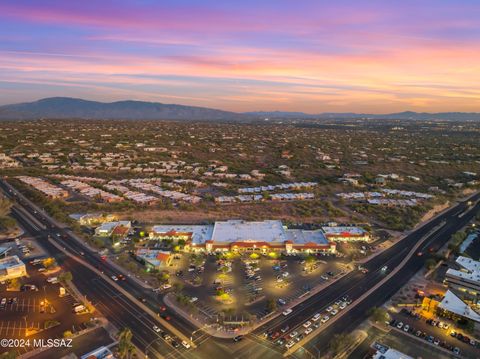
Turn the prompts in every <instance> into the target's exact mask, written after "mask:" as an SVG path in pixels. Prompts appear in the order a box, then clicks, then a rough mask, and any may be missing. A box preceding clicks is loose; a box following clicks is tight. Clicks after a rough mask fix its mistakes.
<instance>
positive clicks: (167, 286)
mask: <svg viewBox="0 0 480 359" xmlns="http://www.w3.org/2000/svg"><path fill="white" fill-rule="evenodd" d="M170 288H172V285H171V284H168V283H165V284H164V285H162V289H170Z"/></svg>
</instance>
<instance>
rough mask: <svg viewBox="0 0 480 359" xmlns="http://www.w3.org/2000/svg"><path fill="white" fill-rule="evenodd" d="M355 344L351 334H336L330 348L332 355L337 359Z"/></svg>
mask: <svg viewBox="0 0 480 359" xmlns="http://www.w3.org/2000/svg"><path fill="white" fill-rule="evenodd" d="M352 342H353V337H352V335H351V334H335V335H334V336H333V338H332V340H331V341H330V344H329V346H328V349H329V351H330V352H331V354H332V355H333V356H334V357H336V356H338V355H339V354H341V353H342V352H344V351H345V350H346V349H347V348H348V347H349V346H350V345H351V344H352Z"/></svg>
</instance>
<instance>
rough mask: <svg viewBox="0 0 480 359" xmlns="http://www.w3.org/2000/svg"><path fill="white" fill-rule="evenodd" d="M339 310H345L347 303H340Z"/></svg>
mask: <svg viewBox="0 0 480 359" xmlns="http://www.w3.org/2000/svg"><path fill="white" fill-rule="evenodd" d="M338 307H339V308H340V309H341V310H343V309H345V308H346V307H347V303H345V302H342V303H340V305H339V306H338Z"/></svg>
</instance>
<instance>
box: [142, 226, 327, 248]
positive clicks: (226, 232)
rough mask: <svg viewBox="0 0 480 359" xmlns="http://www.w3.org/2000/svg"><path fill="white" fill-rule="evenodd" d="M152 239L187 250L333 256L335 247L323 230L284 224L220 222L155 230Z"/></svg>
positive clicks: (155, 227)
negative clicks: (179, 243)
mask: <svg viewBox="0 0 480 359" xmlns="http://www.w3.org/2000/svg"><path fill="white" fill-rule="evenodd" d="M149 235H150V238H156V239H169V240H180V239H182V240H184V241H185V242H186V243H185V250H192V251H206V252H221V251H229V250H233V251H260V252H266V251H271V250H273V251H282V252H286V253H295V252H313V253H314V252H330V253H334V252H335V250H336V245H335V243H334V242H331V241H329V240H328V239H327V238H326V237H325V235H324V233H323V231H322V230H302V229H288V228H287V227H285V226H283V224H282V222H281V221H278V220H266V221H244V220H228V221H218V222H215V224H212V225H185V226H182V225H162V226H154V227H153V229H152V232H151V233H150V234H149Z"/></svg>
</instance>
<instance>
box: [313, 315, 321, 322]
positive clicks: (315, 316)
mask: <svg viewBox="0 0 480 359" xmlns="http://www.w3.org/2000/svg"><path fill="white" fill-rule="evenodd" d="M320 317H321V314H320V313H317V314H315V315H314V316H313V317H312V320H313V321H314V322H316V321H317V320H319V319H320Z"/></svg>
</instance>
